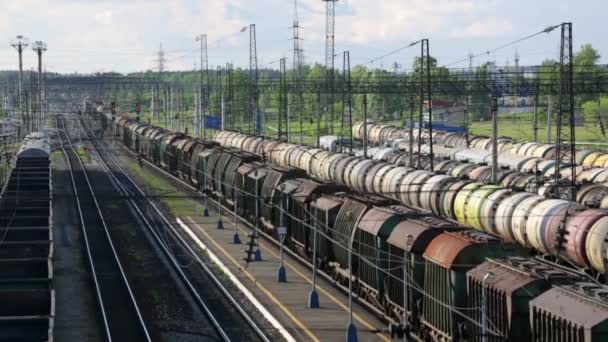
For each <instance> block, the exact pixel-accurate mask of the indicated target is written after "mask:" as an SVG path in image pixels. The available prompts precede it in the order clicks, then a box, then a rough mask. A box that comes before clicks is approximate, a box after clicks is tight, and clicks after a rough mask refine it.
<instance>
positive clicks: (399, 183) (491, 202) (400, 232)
mask: <svg viewBox="0 0 608 342" xmlns="http://www.w3.org/2000/svg"><path fill="white" fill-rule="evenodd" d="M124 132H125V131H124V130H123V133H124ZM127 132H129V131H127ZM129 139H130V137H129V136H128V135H124V136H123V137H122V138H121V140H123V141H124V143H125V146H132V145H128V144H127V143H128V142H130V140H129ZM187 139H193V138H189V137H187ZM193 140H194V139H193ZM215 141H216V142H217V143H219V145H218V144H217V143H216V144H208V145H205V144H206V142H196V143H195V144H194V147H191V148H190V150H191V151H196V153H194V152H192V153H191V155H190V164H189V166H190V168H191V170H190V180H189V182H190V183H191V184H193V185H195V186H196V187H197V188H198V189H201V190H203V191H206V192H207V193H208V194H209V195H210V196H213V197H215V198H217V199H219V200H222V199H223V200H224V202H227V201H226V199H227V198H228V197H230V196H229V195H226V194H228V193H229V192H227V191H226V188H225V187H226V184H227V183H230V182H232V184H233V189H234V190H233V195H232V197H234V198H235V199H236V201H234V203H229V202H227V203H228V205H233V206H234V208H235V210H236V211H237V212H238V213H239V215H241V216H242V217H243V218H245V219H247V220H249V221H250V222H251V223H252V224H255V222H259V223H261V225H260V227H261V228H262V229H264V230H266V231H268V232H269V233H273V232H274V230H275V229H274V227H276V226H277V225H278V224H280V219H281V215H283V220H284V222H285V224H286V225H287V226H288V237H287V239H286V241H287V245H288V246H289V247H290V248H292V249H293V250H294V251H295V252H297V253H299V254H300V255H302V256H303V257H306V258H308V259H309V260H311V261H313V262H316V263H318V264H319V265H320V267H321V268H322V269H324V270H325V271H326V272H327V273H328V274H330V275H331V276H333V277H334V279H336V281H337V282H339V283H344V282H345V281H347V279H349V278H351V277H352V279H353V282H354V284H353V288H354V291H356V292H357V294H358V297H359V298H361V299H364V300H365V303H366V305H367V306H368V307H369V308H371V309H372V310H374V311H376V312H380V313H382V314H383V315H384V316H385V317H387V318H388V319H389V321H391V322H393V323H394V324H397V325H398V326H399V328H398V329H397V330H401V331H405V332H406V333H413V334H416V336H417V337H419V338H420V339H422V340H428V341H431V340H434V341H437V340H443V341H469V340H475V339H476V338H478V337H479V336H476V334H477V333H476V331H478V330H476V329H479V328H480V322H479V316H478V314H479V312H474V311H472V310H460V308H465V307H467V305H468V303H472V302H474V301H476V300H479V290H477V289H479V288H480V287H479V286H477V285H476V286H477V287H474V286H473V285H472V283H473V282H474V281H475V279H477V278H478V277H479V276H474V275H473V273H472V272H474V271H475V270H476V269H477V268H478V267H482V266H483V265H484V264H486V263H488V262H491V261H492V260H499V261H498V263H501V265H502V264H505V263H506V264H509V263H510V265H512V264H515V261H509V262H507V261H504V260H510V259H509V258H515V259H513V260H523V261H522V263H523V262H524V261H525V262H528V263H531V265H536V264H534V263H537V264H540V266H530V267H528V268H527V269H526V268H524V270H523V271H521V272H523V273H525V274H528V276H527V277H528V278H529V279H531V281H534V282H542V281H545V282H546V284H545V285H543V286H540V285H539V286H538V288H540V289H539V290H538V291H537V292H538V294H539V295H540V294H542V293H548V291H553V290H554V286H562V284H565V285H564V286H566V285H568V286H570V282H571V280H572V284H577V283H581V282H580V280H581V278H578V276H579V274H578V273H574V272H572V273H570V272H567V271H565V269H564V268H563V267H562V266H558V265H555V264H553V263H550V262H544V261H542V262H541V261H539V260H538V259H534V258H530V257H528V253H529V250H528V249H527V248H524V247H523V246H520V245H524V246H530V242H529V241H528V240H529V238H528V237H527V226H528V224H527V223H528V221H529V220H527V218H528V217H529V216H530V215H531V211H532V210H533V209H534V208H535V207H536V206H538V205H539V204H540V203H543V202H545V200H544V199H543V198H542V197H540V196H535V195H532V194H524V193H519V192H516V191H515V192H503V191H502V189H499V188H498V189H494V190H493V191H492V192H491V193H487V194H485V195H484V196H480V198H481V199H479V200H477V201H478V202H479V203H478V204H476V205H475V208H478V209H475V210H482V211H484V210H485V212H488V213H494V214H490V215H487V216H488V217H482V220H481V222H480V223H479V225H478V226H480V227H481V228H479V227H478V229H479V230H482V231H476V230H471V229H467V227H466V226H464V225H463V224H465V223H467V221H466V217H467V216H466V215H467V214H466V211H467V210H471V209H468V208H465V209H464V212H465V214H464V217H465V220H464V222H462V223H463V224H457V223H455V222H454V221H453V219H455V218H456V217H457V216H458V217H462V214H461V213H462V211H463V210H462V209H460V208H458V215H456V210H455V209H457V208H455V207H454V203H455V202H456V198H457V197H458V195H459V194H460V193H461V191H465V192H466V191H470V189H469V188H467V185H470V184H473V182H472V181H470V180H462V179H458V178H455V177H452V176H448V175H440V176H441V177H439V178H437V177H438V175H435V174H434V173H432V172H430V171H422V170H418V171H415V170H414V169H413V168H409V167H403V166H397V165H393V164H389V163H386V162H382V161H373V163H371V164H370V163H369V162H368V161H367V160H365V159H363V158H357V157H354V156H348V155H344V154H339V153H333V152H329V151H324V150H320V149H316V148H313V147H309V146H298V145H293V144H286V143H283V142H279V141H276V140H273V139H265V138H261V137H250V136H246V135H243V134H239V133H235V132H221V133H218V134H217V135H216V137H215ZM186 145H187V144H181V143H180V144H178V145H177V146H176V149H177V150H178V151H179V150H180V149H185V146H186ZM178 153H179V152H178ZM239 153H249V154H251V155H253V157H252V159H246V158H245V159H240V160H241V161H239V162H238V163H235V165H234V167H228V165H230V163H231V162H230V161H231V160H232V159H233V158H237V159H239V158H240V157H235V156H238V155H239ZM214 155H215V156H214ZM222 155H226V157H224V161H223V162H219V161H220V160H221V159H222V157H221V156H222ZM146 158H149V159H148V160H149V161H151V162H153V163H154V164H156V165H158V166H159V167H162V168H164V169H165V170H167V171H169V172H171V173H173V174H176V172H174V171H175V170H169V169H167V168H169V167H172V166H171V164H165V165H164V166H161V165H160V159H156V161H154V160H155V159H154V157H153V156H149V157H146ZM182 160H184V162H187V158H182ZM266 161H271V162H272V164H273V166H271V165H268V164H267V163H266ZM218 162H219V163H218ZM217 165H224V166H221V167H220V169H222V170H223V173H224V174H223V175H221V173H222V172H221V171H217V170H218V166H217ZM290 168H297V169H300V170H301V171H293V169H290ZM230 170H234V172H232V173H233V174H232V175H231V176H227V175H226V173H230V172H229V171H230ZM272 172H279V173H281V172H285V173H289V172H295V173H294V174H293V175H292V176H286V175H284V174H281V175H279V180H278V181H276V180H273V179H275V178H276V176H273V177H269V175H271V173H272ZM311 175H312V177H311ZM218 177H220V178H222V177H223V178H222V179H223V180H222V181H220V182H219V183H218V181H217V178H218ZM203 180H204V181H205V183H207V188H205V189H203V187H202V186H201V184H203V183H202V181H203ZM267 180H269V181H268V182H267ZM264 184H267V187H266V191H265V193H266V194H272V196H270V195H262V192H264V190H263V187H264ZM428 184H433V185H430V188H431V189H432V191H429V192H428V193H427V192H426V191H425V190H426V189H428V187H426V188H425V186H427V185H428ZM482 187H483V185H482V186H480V187H479V188H482ZM465 188H466V189H465ZM352 189H359V190H360V191H363V192H364V193H366V194H365V195H364V196H362V195H361V194H359V193H357V192H353V191H352ZM370 190H371V191H370ZM370 192H371V193H372V194H369V193H370ZM463 193H464V192H463ZM473 193H474V192H473ZM379 195H382V196H379ZM499 195H500V196H499ZM528 195H529V196H528ZM465 197H467V196H465ZM268 198H272V199H273V200H272V201H268ZM275 199H285V201H284V202H283V203H281V202H280V201H279V202H277V201H276V200H275ZM400 203H401V204H400ZM281 204H282V205H283V210H280V206H281ZM411 204H415V205H414V206H412V205H411ZM264 205H266V210H268V211H269V213H270V214H268V212H267V213H266V214H263V213H262V211H263V209H262V208H263V206H264ZM549 207H550V208H549V209H547V210H549V211H551V210H553V209H552V208H556V209H554V210H556V211H559V210H562V208H563V207H562V206H561V204H560V205H558V204H555V206H549ZM277 213H278V215H277ZM496 213H506V214H508V215H509V213H510V216H511V223H509V222H507V221H508V220H507V219H506V218H504V217H502V215H498V214H496ZM577 213H578V216H580V218H577V217H578V216H577ZM592 214H593V215H596V216H597V217H594V219H586V217H588V216H590V215H589V213H585V211H579V210H578V209H577V208H575V209H573V210H572V212H569V211H566V215H565V216H566V217H565V219H564V220H562V222H563V224H564V226H563V227H565V229H567V230H568V229H569V230H568V231H569V232H570V233H569V234H565V235H564V241H563V243H562V244H561V245H560V248H562V249H559V250H560V253H562V254H563V255H565V256H566V257H568V258H569V259H571V260H577V259H578V260H579V261H580V262H581V263H583V264H585V265H586V266H588V267H589V265H592V266H591V267H593V268H595V269H597V270H598V271H599V270H603V269H604V268H605V265H606V262H605V260H606V256H607V250H606V246H605V243H604V239H603V238H602V236H603V237H605V236H606V233H608V218H607V217H606V213H605V212H603V211H598V212H593V213H592ZM435 215H441V216H445V217H447V218H448V219H451V220H446V219H441V218H438V217H436V216H435ZM262 217H263V218H264V221H265V222H262ZM583 218H585V219H583ZM513 221H518V224H515V223H514V222H513ZM547 224H549V226H547ZM531 225H532V224H531ZM554 225H555V223H554V222H553V221H550V222H549V221H548V223H543V222H541V223H540V225H538V227H540V229H541V230H543V229H544V230H545V231H547V232H549V231H551V229H554V228H551V229H549V230H547V229H546V228H543V227H545V226H547V227H554ZM560 226H561V224H560ZM516 227H519V228H518V230H516ZM531 229H532V226H531ZM314 232H316V234H314ZM488 233H491V234H494V235H497V236H500V237H502V238H504V239H505V240H507V239H506V237H509V238H510V239H511V240H510V241H509V240H507V241H508V242H507V243H503V242H502V241H501V240H500V239H499V238H497V237H496V236H493V235H489V234H488ZM542 234H544V233H542V232H541V235H539V236H541V239H540V240H539V241H540V243H541V244H542V243H545V244H546V243H547V242H551V243H553V242H554V241H545V240H543V239H546V237H545V238H543V237H542ZM313 235H317V236H316V238H317V244H316V245H315V244H314V243H313ZM547 235H551V234H545V236H547ZM518 236H519V238H518ZM522 241H523V243H522ZM569 241H571V242H569ZM583 241H584V242H583ZM351 243H352V249H351V251H352V256H353V259H352V262H351V263H350V264H349V263H348V254H347V249H346V246H348V245H349V244H351ZM517 243H519V244H517ZM581 246H584V247H581ZM313 251H314V252H316V255H317V260H312V252H313ZM568 255H569V256H568ZM585 256H586V257H587V261H585ZM517 258H519V259H517ZM573 262H576V261H573ZM404 265H405V267H404ZM493 267H494V266H493ZM498 268H500V269H503V268H504V269H507V268H508V267H506V266H504V265H503V266H499V267H498ZM404 269H405V272H404ZM496 269H497V268H496V267H495V268H493V270H496ZM541 269H542V270H543V271H540V270H541ZM479 272H481V273H483V271H479ZM496 272H497V273H498V271H496ZM543 272H544V273H543ZM560 272H561V273H563V274H565V275H564V276H561V275H559V274H561V273H560ZM600 272H601V271H600ZM547 274H551V275H553V274H556V276H554V277H553V278H551V277H549V276H547ZM580 276H581V277H585V276H586V275H584V274H582V273H581V274H580ZM475 277H477V278H475ZM525 277H526V276H524V278H525ZM560 277H561V278H560ZM537 278H538V279H544V280H535V279H537ZM585 279H587V278H585ZM562 280H563V282H562ZM574 281H576V282H574ZM404 283H405V285H406V286H405V289H404V286H403V285H404ZM484 286H486V287H488V286H499V284H497V283H496V282H493V283H492V284H490V283H486V284H485V285H484V284H482V286H481V287H482V288H483V287H484ZM522 286H523V285H522ZM532 288H534V285H530V286H529V287H526V289H532ZM544 291H546V292H544ZM560 291H561V290H560ZM569 291H570V292H568V295H572V296H574V294H573V292H572V291H573V290H569ZM602 291H606V287H605V286H600V285H598V289H596V291H595V293H602ZM578 293H579V295H581V294H582V293H583V292H580V291H579V292H578ZM582 295H583V296H584V298H583V299H582V300H583V301H588V302H590V303H591V302H592V301H593V300H594V299H593V298H594V296H595V295H592V296H589V295H584V294H582ZM497 296H498V295H497ZM500 296H502V295H500ZM500 296H498V297H496V298H497V299H496V303H499V302H500V301H499V300H498V298H499V297H500ZM533 297H534V296H530V297H529V298H528V299H524V300H519V299H518V301H517V305H519V306H518V308H522V306H523V307H525V308H523V309H522V310H524V311H525V310H527V312H530V315H529V317H530V321H529V322H530V324H529V326H530V329H529V331H530V333H531V334H532V336H540V335H542V334H548V332H547V331H548V330H547V329H545V328H543V329H545V330H543V331H539V330H536V329H537V328H536V325H535V323H534V322H535V321H534V320H532V318H533V317H537V316H534V315H535V313H534V311H533V309H534V310H536V307H538V308H539V309H538V310H537V311H538V312H540V311H539V310H540V309H546V308H544V307H541V305H536V302H535V300H537V299H538V298H540V296H536V297H534V298H533ZM500 298H504V296H503V297H500ZM501 300H503V299H501ZM535 305H536V306H535ZM506 307H507V308H508V307H509V305H506ZM504 308H505V306H491V307H489V310H490V311H491V314H492V315H495V316H493V317H498V318H500V319H501V320H502V319H504V317H513V319H517V320H522V319H524V318H522V317H525V316H526V314H522V313H521V312H520V311H517V312H515V311H511V312H510V313H509V315H512V316H505V313H504ZM582 310H584V311H585V313H589V312H592V310H597V307H594V308H592V306H590V305H587V306H585V307H584V309H582ZM605 310H608V309H605ZM603 312H604V311H602V313H603ZM501 315H502V316H501ZM562 316H563V317H564V319H565V320H570V321H572V322H575V321H576V318H575V317H572V316H571V315H570V316H569V314H563V315H562ZM538 317H540V316H538ZM498 318H497V319H498ZM507 319H511V318H507ZM535 319H536V320H537V321H539V322H540V318H535ZM543 319H548V318H543ZM550 319H553V318H550ZM501 322H502V321H501ZM509 322H510V321H509ZM552 322H553V321H552ZM542 324H545V325H541V326H542V327H545V326H547V324H549V323H542ZM550 324H554V323H550ZM591 325H593V327H595V329H596V330H597V329H598V327H601V322H599V323H598V324H591ZM550 327H551V329H554V331H555V328H554V327H555V325H552V326H550ZM593 327H592V328H590V329H593ZM501 329H502V328H501ZM505 329H506V330H501V331H504V332H503V333H502V334H509V333H513V331H512V329H511V330H509V329H510V328H509V327H506V328H505ZM539 334H540V335H539ZM513 336H515V335H513ZM596 336H600V335H596ZM596 338H597V337H596ZM596 340H601V339H596Z"/></svg>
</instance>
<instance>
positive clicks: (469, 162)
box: [353, 145, 608, 209]
mask: <svg viewBox="0 0 608 342" xmlns="http://www.w3.org/2000/svg"><path fill="white" fill-rule="evenodd" d="M421 152H422V153H421V161H420V166H418V165H417V164H418V155H417V153H416V152H415V153H414V155H413V158H412V160H410V158H409V153H408V152H402V151H399V150H398V149H397V148H394V147H371V148H369V149H368V150H367V156H368V157H369V158H371V159H374V160H379V161H384V162H388V163H391V164H395V165H399V166H410V163H411V165H412V167H415V168H418V169H422V170H430V162H429V161H430V158H429V155H428V152H429V146H428V145H422V146H421ZM353 153H354V155H355V156H363V151H362V150H360V149H358V150H353ZM433 154H434V156H435V164H434V166H433V171H434V172H435V173H438V174H446V175H449V176H452V177H455V178H463V177H466V178H468V179H470V180H474V181H476V182H481V183H487V184H496V185H500V186H502V187H505V188H509V189H513V190H517V191H527V192H531V193H537V194H539V195H542V196H545V197H551V196H554V192H555V191H556V190H557V187H555V186H553V183H552V182H551V180H552V179H553V175H554V173H555V167H554V166H555V160H547V159H543V158H539V157H528V156H521V155H517V154H513V153H510V152H500V153H498V167H499V169H498V172H497V177H496V182H495V183H493V182H492V167H491V166H490V165H489V164H491V158H492V154H491V152H489V151H487V150H481V149H471V148H458V147H451V146H447V145H434V146H433ZM569 172H570V169H569V168H567V169H564V170H563V171H562V178H564V179H567V178H569V177H570V175H569ZM576 181H577V184H578V185H579V190H578V191H577V199H576V202H577V203H581V204H584V205H585V206H587V207H593V208H602V209H608V186H606V183H607V182H608V169H605V168H597V167H592V168H589V167H586V166H578V167H577V168H576Z"/></svg>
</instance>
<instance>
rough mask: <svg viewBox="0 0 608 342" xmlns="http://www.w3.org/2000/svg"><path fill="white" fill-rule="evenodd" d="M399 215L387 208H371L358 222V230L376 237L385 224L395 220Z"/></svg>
mask: <svg viewBox="0 0 608 342" xmlns="http://www.w3.org/2000/svg"><path fill="white" fill-rule="evenodd" d="M398 215H399V214H398V213H397V212H395V211H393V210H390V209H388V208H371V209H369V210H368V211H367V212H366V213H365V214H364V215H363V217H362V218H361V220H360V221H359V225H358V228H359V229H361V230H364V231H366V232H368V233H370V234H372V235H373V236H376V235H378V232H379V231H380V229H382V226H384V225H385V224H387V223H388V222H389V220H391V219H392V220H393V221H394V220H395V217H396V216H398Z"/></svg>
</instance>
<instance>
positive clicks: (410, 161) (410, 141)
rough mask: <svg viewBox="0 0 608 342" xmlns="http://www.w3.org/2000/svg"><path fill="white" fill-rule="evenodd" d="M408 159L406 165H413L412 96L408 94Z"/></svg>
mask: <svg viewBox="0 0 608 342" xmlns="http://www.w3.org/2000/svg"><path fill="white" fill-rule="evenodd" d="M408 132H409V135H408V137H409V139H408V140H409V141H408V159H409V164H408V165H407V166H409V167H414V96H412V95H410V118H409V124H408Z"/></svg>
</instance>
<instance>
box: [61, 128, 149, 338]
mask: <svg viewBox="0 0 608 342" xmlns="http://www.w3.org/2000/svg"><path fill="white" fill-rule="evenodd" d="M60 122H61V128H60V125H59V123H60ZM56 123H57V133H58V137H59V141H60V145H61V146H60V147H61V150H62V152H63V154H64V156H65V158H66V160H67V164H68V169H69V173H70V179H71V183H72V189H73V191H74V196H75V199H76V205H77V209H78V216H79V220H80V224H81V229H82V233H83V237H84V241H85V247H86V252H87V257H88V261H89V266H90V267H91V271H92V272H91V273H92V276H93V282H94V284H95V292H96V297H97V300H98V301H99V304H100V311H101V315H102V318H103V325H104V332H105V335H106V338H107V340H108V341H113V340H115V339H116V340H121V338H120V337H119V336H115V335H114V334H113V332H112V330H113V327H112V326H111V324H110V322H109V319H108V317H109V316H108V312H107V310H106V308H105V304H107V303H106V301H105V299H104V296H105V294H104V293H103V292H104V290H103V289H102V287H103V285H101V284H100V279H99V278H100V277H99V276H98V270H97V268H96V267H95V261H94V257H93V253H92V252H91V242H90V240H89V235H88V234H87V225H86V223H85V221H86V220H85V218H84V215H83V209H82V203H81V198H80V196H79V191H78V188H77V186H76V180H75V177H74V166H73V165H72V161H71V160H70V157H69V155H68V154H69V153H68V149H69V151H70V153H72V155H73V156H74V157H75V158H76V159H77V160H78V163H79V164H80V167H81V168H82V175H83V178H84V180H85V182H86V184H87V187H88V189H89V192H90V195H91V198H92V200H93V203H94V205H95V208H96V214H97V216H98V218H99V220H100V223H101V225H102V227H103V229H104V233H105V236H106V238H107V242H108V246H109V247H110V249H111V252H112V255H113V261H114V262H115V263H116V266H117V268H118V269H119V271H120V280H121V281H120V283H121V284H122V285H123V286H124V287H125V289H126V290H127V292H128V297H129V301H130V304H132V306H133V309H134V310H135V312H136V315H137V325H138V326H139V328H140V329H141V332H142V333H143V335H144V336H143V339H144V340H145V341H151V338H150V335H149V333H148V329H147V327H146V324H145V322H144V319H143V317H142V315H141V312H140V310H139V307H138V305H137V301H136V300H135V297H134V295H133V291H132V290H131V287H130V285H129V282H128V280H127V277H126V274H125V272H124V269H123V267H122V264H121V262H120V260H119V258H118V254H117V253H116V249H115V248H114V244H113V243H112V239H111V237H110V234H109V230H108V227H107V225H106V222H105V219H104V217H103V214H102V213H101V209H100V207H99V203H98V202H97V198H96V197H95V193H94V191H93V188H92V186H91V183H90V181H89V177H88V175H87V172H86V168H85V167H84V163H83V162H82V159H81V158H80V156H79V154H78V153H77V152H76V150H75V148H74V146H73V144H72V140H71V139H70V136H69V134H68V133H67V131H66V127H65V123H64V122H63V120H62V119H59V118H56ZM62 134H63V135H64V136H65V139H64V138H63V137H62ZM66 145H67V146H68V149H66ZM122 304H123V305H124V304H126V303H122ZM119 309H121V310H123V309H124V306H121V308H119Z"/></svg>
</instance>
